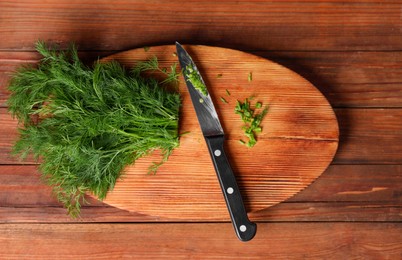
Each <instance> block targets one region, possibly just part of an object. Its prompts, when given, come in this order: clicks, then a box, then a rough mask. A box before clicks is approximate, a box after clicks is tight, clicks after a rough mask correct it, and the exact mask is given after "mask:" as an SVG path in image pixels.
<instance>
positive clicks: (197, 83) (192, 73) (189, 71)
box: [184, 65, 208, 96]
mask: <svg viewBox="0 0 402 260" xmlns="http://www.w3.org/2000/svg"><path fill="white" fill-rule="evenodd" d="M184 73H185V75H186V76H187V81H189V82H190V83H191V84H192V85H193V87H194V88H195V89H196V90H198V91H199V92H200V93H201V94H203V95H204V96H207V95H208V90H207V87H206V86H205V84H204V82H203V81H202V79H201V76H200V74H199V73H198V71H197V70H196V69H195V68H193V67H192V66H191V65H187V66H186V69H185V70H184Z"/></svg>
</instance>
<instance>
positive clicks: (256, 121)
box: [235, 98, 268, 147]
mask: <svg viewBox="0 0 402 260" xmlns="http://www.w3.org/2000/svg"><path fill="white" fill-rule="evenodd" d="M251 99H252V98H246V99H245V100H244V102H240V101H238V100H237V102H236V106H235V113H236V114H238V115H240V117H241V119H242V121H243V123H244V125H243V127H242V130H243V131H244V135H245V136H246V137H247V138H248V142H247V143H246V142H245V141H243V140H240V141H239V142H240V143H241V144H245V145H247V147H253V146H254V145H256V143H257V139H256V136H257V134H259V133H261V131H262V127H261V121H262V120H263V119H264V117H265V115H266V114H267V112H268V108H267V107H265V108H264V109H263V110H262V111H261V112H260V113H255V109H259V108H261V107H262V103H261V102H257V103H256V104H255V106H254V109H253V108H252V107H251V103H250V100H251Z"/></svg>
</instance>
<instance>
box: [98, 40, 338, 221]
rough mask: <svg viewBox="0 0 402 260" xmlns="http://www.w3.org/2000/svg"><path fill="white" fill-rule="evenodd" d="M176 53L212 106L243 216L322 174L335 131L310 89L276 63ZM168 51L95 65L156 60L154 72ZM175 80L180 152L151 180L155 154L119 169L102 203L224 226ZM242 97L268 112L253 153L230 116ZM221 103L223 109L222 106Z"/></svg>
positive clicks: (207, 52)
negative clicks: (192, 67) (192, 68)
mask: <svg viewBox="0 0 402 260" xmlns="http://www.w3.org/2000/svg"><path fill="white" fill-rule="evenodd" d="M184 47H185V49H186V50H187V51H188V52H189V54H190V55H191V56H192V57H193V59H194V61H195V62H196V64H197V66H198V67H199V69H200V71H201V74H202V75H203V78H204V80H205V82H206V84H207V87H208V89H209V92H210V93H211V96H212V98H213V100H214V103H215V106H216V109H217V112H218V114H219V117H220V120H221V122H222V125H223V128H224V131H225V133H226V137H227V147H226V149H227V153H228V157H229V160H230V161H231V163H232V166H233V170H234V172H235V174H236V178H237V180H238V184H239V187H240V189H241V192H242V194H243V199H244V202H245V206H246V209H247V211H248V212H252V211H258V210H262V209H264V208H267V207H270V206H272V205H274V204H277V203H279V202H281V201H284V200H286V199H288V198H290V197H292V196H293V195H295V194H296V193H297V192H299V191H300V190H302V189H304V188H306V187H307V186H308V185H309V184H311V183H312V182H313V181H314V180H315V179H317V177H319V176H320V175H321V174H322V173H323V171H324V170H325V169H326V168H327V167H328V165H329V164H330V162H331V161H332V158H333V156H334V154H335V152H336V149H337V146H338V140H339V131H338V124H337V120H336V116H335V114H334V112H333V110H332V108H331V106H330V104H329V103H328V102H327V100H326V99H325V97H324V96H323V95H322V94H321V93H320V92H319V91H318V90H317V89H316V88H315V87H314V86H313V85H312V84H311V83H310V82H308V81H307V80H305V79H304V78H302V77H301V76H300V75H298V74H296V73H295V72H293V71H291V70H289V69H287V68H285V67H283V66H281V65H279V64H276V63H274V62H271V61H269V60H266V59H263V58H260V57H257V56H254V55H251V54H248V53H244V52H241V51H236V50H231V49H225V48H216V47H207V46H194V45H184ZM175 51H176V50H175V46H174V45H168V46H158V47H151V48H149V49H143V48H141V49H135V50H130V51H126V52H122V53H118V54H115V55H112V56H109V57H106V58H105V59H103V60H117V61H119V62H120V63H122V64H124V65H125V66H126V67H131V66H133V65H134V64H135V63H136V62H138V61H143V60H147V59H149V58H151V57H152V56H154V55H156V56H157V57H158V59H159V61H160V64H161V66H162V67H163V66H166V67H169V66H170V65H172V64H173V63H175V62H178V60H177V57H176V55H175ZM178 67H179V66H178ZM249 73H251V74H252V80H251V81H250V80H249ZM180 80H181V82H180V93H181V95H182V101H183V103H182V109H181V116H180V132H181V133H183V132H189V133H188V134H186V135H183V136H182V137H181V138H180V147H179V148H177V149H176V150H175V151H174V152H173V154H172V155H171V156H170V158H169V160H168V162H166V163H165V164H164V165H163V166H162V167H161V168H160V169H159V171H158V172H157V174H156V175H149V174H147V168H148V166H149V165H150V164H151V163H152V162H158V161H160V158H161V157H160V154H158V153H157V152H156V153H155V154H153V155H152V156H148V157H146V158H142V159H140V160H139V161H137V162H136V163H135V165H132V166H129V167H127V169H126V171H125V174H124V176H123V178H122V179H121V180H119V181H118V182H117V184H116V186H115V188H114V190H113V191H111V192H110V193H109V194H108V196H107V198H106V199H105V200H104V202H105V203H107V204H110V205H112V206H115V207H118V208H121V209H125V210H128V211H133V212H139V213H143V214H147V215H151V216H155V217H162V218H169V219H192V220H212V219H213V220H218V219H225V220H228V219H230V218H229V214H228V211H227V208H226V204H225V201H224V198H223V195H222V192H221V190H220V186H219V183H218V180H217V178H216V174H215V171H214V168H213V165H212V162H211V159H210V155H209V153H208V150H207V147H206V144H205V142H204V139H203V136H202V134H201V131H200V128H199V125H198V121H197V119H196V115H195V111H194V110H193V106H192V104H191V101H190V97H189V95H188V93H187V88H186V86H185V83H184V79H183V78H182V76H181V78H180ZM226 90H228V91H229V92H230V94H231V95H230V96H229V95H228V94H227V92H226ZM250 96H254V97H255V98H254V101H259V102H262V103H263V104H264V105H268V106H269V111H268V114H267V116H266V117H265V119H264V121H263V123H262V127H263V131H262V133H261V134H260V135H258V142H257V145H256V146H254V147H253V148H247V147H246V146H245V145H243V144H241V143H240V142H239V140H240V139H244V136H243V134H242V130H241V126H242V121H241V119H240V117H239V115H236V114H235V113H234V107H235V103H236V100H237V99H238V100H241V101H243V100H244V99H245V98H247V97H250ZM221 97H224V98H225V99H226V100H227V102H228V103H224V102H222V101H221V100H220V98H221Z"/></svg>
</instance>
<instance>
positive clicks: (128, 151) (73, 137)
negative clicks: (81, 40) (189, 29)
mask: <svg viewBox="0 0 402 260" xmlns="http://www.w3.org/2000/svg"><path fill="white" fill-rule="evenodd" d="M36 49H37V51H38V52H39V53H40V54H41V55H43V59H42V60H41V62H40V63H39V65H38V67H37V68H35V67H32V66H31V67H22V68H20V69H19V70H18V71H17V72H16V73H15V74H14V76H13V78H12V80H11V82H10V85H9V90H10V92H11V96H10V98H9V99H8V101H7V104H8V109H9V111H10V112H11V113H12V115H13V116H14V117H16V118H17V119H18V121H19V123H20V126H21V127H20V128H19V132H20V138H19V140H18V141H17V142H16V143H15V145H14V149H13V152H14V153H15V154H20V155H21V157H22V158H25V157H26V156H27V155H28V154H30V153H31V154H33V156H34V158H36V159H40V163H41V164H40V171H41V173H42V176H43V179H44V180H45V181H46V182H47V184H49V185H51V186H52V187H53V191H54V193H55V195H56V197H57V198H58V200H59V201H60V202H62V203H63V204H64V206H65V207H66V208H67V210H68V212H69V214H70V215H71V216H78V215H79V213H80V208H81V204H82V203H83V202H84V200H83V198H84V195H85V194H86V193H92V194H93V195H95V196H97V197H98V198H99V199H101V200H102V199H104V198H105V197H106V195H107V192H108V191H109V190H111V189H113V187H114V185H115V183H116V180H117V179H119V178H120V177H121V175H122V173H123V170H124V168H125V167H126V166H127V165H129V164H132V163H134V162H135V161H136V160H137V159H138V158H140V157H142V156H144V155H148V154H150V153H152V152H153V151H154V150H156V149H160V150H161V151H162V153H163V158H162V162H160V163H154V164H153V165H151V166H150V170H151V171H155V170H156V169H157V167H158V166H160V164H161V163H163V162H164V161H166V160H167V158H168V157H169V155H170V154H171V153H172V151H173V149H174V148H176V147H178V145H179V135H178V120H179V107H180V104H181V100H180V96H179V94H178V93H177V92H169V91H167V90H166V89H165V88H163V87H161V82H160V80H157V79H155V78H153V77H145V76H142V75H141V72H142V71H144V70H149V69H151V70H160V69H159V66H158V61H157V59H156V58H153V59H151V60H150V61H148V62H141V63H140V64H139V65H138V66H137V67H135V68H134V69H133V70H132V71H130V72H126V71H125V69H124V68H123V67H122V66H121V65H120V64H119V63H117V62H115V61H112V62H107V63H102V62H100V61H97V62H95V63H94V65H93V67H91V68H90V67H87V66H85V65H84V64H83V63H82V62H81V61H80V59H79V57H78V54H77V50H76V48H75V47H74V46H71V47H70V48H69V49H68V50H67V51H56V50H54V49H52V48H48V47H47V45H46V44H45V43H44V42H38V43H37V45H36ZM161 71H162V72H164V73H165V74H166V75H167V77H166V78H167V79H166V80H165V81H164V82H163V83H167V82H170V81H172V80H177V73H176V68H175V66H172V67H171V71H170V72H168V71H167V70H161Z"/></svg>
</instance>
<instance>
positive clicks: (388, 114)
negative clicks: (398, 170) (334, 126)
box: [334, 109, 402, 164]
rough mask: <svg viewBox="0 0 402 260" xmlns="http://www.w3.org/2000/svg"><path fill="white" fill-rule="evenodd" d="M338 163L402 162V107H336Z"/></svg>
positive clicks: (336, 158)
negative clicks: (338, 139)
mask: <svg viewBox="0 0 402 260" xmlns="http://www.w3.org/2000/svg"><path fill="white" fill-rule="evenodd" d="M335 112H336V115H337V117H338V122H339V128H340V145H339V147H338V151H337V154H336V156H335V160H334V162H335V163H337V164H376V163H380V164H401V162H402V143H401V140H402V131H401V130H402V120H401V118H402V109H336V111H335Z"/></svg>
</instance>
